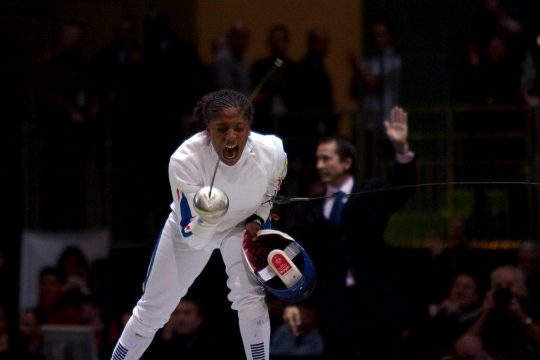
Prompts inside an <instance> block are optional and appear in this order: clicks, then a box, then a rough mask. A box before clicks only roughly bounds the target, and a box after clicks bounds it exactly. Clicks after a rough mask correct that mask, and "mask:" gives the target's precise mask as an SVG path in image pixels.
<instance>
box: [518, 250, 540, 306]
mask: <svg viewBox="0 0 540 360" xmlns="http://www.w3.org/2000/svg"><path fill="white" fill-rule="evenodd" d="M517 267H518V269H519V270H520V272H521V274H522V276H523V278H524V280H525V286H526V287H527V290H528V293H529V296H530V297H532V298H534V299H536V301H540V244H539V243H538V242H534V241H525V242H523V244H522V245H521V248H520V249H519V252H518V258H517Z"/></svg>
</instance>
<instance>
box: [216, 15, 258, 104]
mask: <svg viewBox="0 0 540 360" xmlns="http://www.w3.org/2000/svg"><path fill="white" fill-rule="evenodd" d="M250 37H251V33H250V29H249V27H248V26H247V25H246V24H245V23H244V22H243V21H241V20H236V21H235V22H233V23H232V24H231V26H230V27H229V30H228V32H227V38H226V39H227V42H226V46H223V47H221V49H220V50H219V51H218V52H217V53H216V55H215V57H214V63H213V70H214V76H215V79H216V85H217V87H218V88H220V89H235V90H238V91H240V92H242V93H244V94H246V95H248V94H249V93H250V92H251V86H252V85H251V79H250V76H249V68H248V66H247V64H246V63H245V59H244V55H245V53H246V51H247V49H248V47H249V41H250Z"/></svg>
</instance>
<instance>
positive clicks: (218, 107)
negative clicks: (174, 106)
mask: <svg viewBox="0 0 540 360" xmlns="http://www.w3.org/2000/svg"><path fill="white" fill-rule="evenodd" d="M227 108H238V109H240V110H241V111H242V112H243V116H244V117H245V118H246V119H248V121H249V123H250V124H251V122H252V121H253V105H252V104H251V101H250V100H249V98H248V97H247V96H246V95H244V94H242V93H241V92H238V91H236V90H232V89H222V90H217V91H214V92H211V93H209V94H206V95H204V96H203V97H202V98H201V99H200V100H199V101H198V102H197V105H196V106H195V109H193V118H194V119H195V122H196V123H197V126H198V127H199V128H200V129H206V127H207V126H208V124H209V123H210V121H212V120H214V119H215V118H217V117H218V116H219V115H220V114H221V112H222V111H223V109H227Z"/></svg>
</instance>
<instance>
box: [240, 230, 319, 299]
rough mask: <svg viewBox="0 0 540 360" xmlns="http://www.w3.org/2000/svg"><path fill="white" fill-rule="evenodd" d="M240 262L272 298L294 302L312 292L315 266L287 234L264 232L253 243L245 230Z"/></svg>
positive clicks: (302, 249) (274, 231)
mask: <svg viewBox="0 0 540 360" xmlns="http://www.w3.org/2000/svg"><path fill="white" fill-rule="evenodd" d="M242 252H243V255H244V263H245V264H246V266H247V268H248V269H249V270H250V271H251V272H252V273H253V275H254V276H255V278H256V279H257V281H258V282H259V283H260V284H261V285H262V286H263V287H264V288H265V289H266V290H267V291H268V292H270V293H271V294H272V295H274V296H275V297H277V298H279V299H282V300H284V301H286V302H290V303H295V302H298V301H300V300H303V299H305V298H307V297H308V296H309V295H311V293H312V292H313V290H314V289H315V282H316V281H315V280H316V275H315V266H314V265H313V261H312V260H311V257H310V256H309V255H308V253H307V252H306V251H305V250H304V248H302V246H300V244H299V243H298V242H296V241H295V240H294V239H293V238H292V237H291V236H290V235H288V234H286V233H284V232H281V231H278V230H274V229H264V230H260V231H259V232H258V233H257V240H255V241H253V238H252V236H251V235H250V234H249V233H248V232H247V231H246V232H245V233H244V241H243V244H242Z"/></svg>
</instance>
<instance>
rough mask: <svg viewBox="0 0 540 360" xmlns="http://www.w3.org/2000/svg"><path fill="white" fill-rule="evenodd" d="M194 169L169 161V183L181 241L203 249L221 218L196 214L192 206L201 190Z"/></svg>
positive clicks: (197, 175)
mask: <svg viewBox="0 0 540 360" xmlns="http://www.w3.org/2000/svg"><path fill="white" fill-rule="evenodd" d="M199 176H200V175H199V174H198V173H197V171H196V169H195V168H194V167H191V166H189V165H188V166H186V163H185V162H180V161H178V160H177V159H171V162H170V163H169V182H170V185H171V191H172V196H173V200H174V203H173V206H174V210H175V213H176V217H177V223H178V224H179V226H180V233H181V236H182V239H183V240H184V241H185V242H186V243H187V244H188V245H189V246H190V247H192V248H194V249H200V248H203V247H204V246H205V245H206V244H207V243H208V242H209V241H210V240H211V239H212V237H213V236H214V234H215V233H216V230H217V226H218V225H219V222H220V221H221V218H222V217H219V218H216V217H207V216H204V214H203V215H201V214H198V213H197V211H196V207H195V206H194V205H193V198H194V196H195V194H196V193H197V192H198V191H199V190H200V189H201V186H200V181H201V180H200V179H199Z"/></svg>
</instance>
